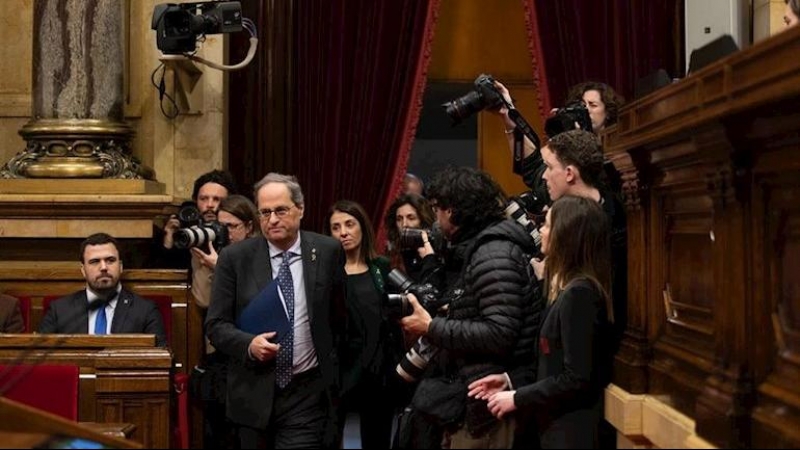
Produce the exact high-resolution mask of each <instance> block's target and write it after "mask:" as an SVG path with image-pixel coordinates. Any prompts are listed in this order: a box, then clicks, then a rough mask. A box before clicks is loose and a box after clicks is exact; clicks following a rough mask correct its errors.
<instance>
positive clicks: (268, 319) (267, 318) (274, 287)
mask: <svg viewBox="0 0 800 450" xmlns="http://www.w3.org/2000/svg"><path fill="white" fill-rule="evenodd" d="M236 325H237V326H238V327H239V329H240V330H242V331H245V332H247V333H251V334H255V335H259V334H263V333H269V332H273V331H274V332H275V338H274V339H273V341H274V342H275V343H278V344H279V343H281V342H282V341H283V338H284V337H286V334H287V333H288V332H289V331H290V330H291V329H292V324H290V323H289V318H288V317H287V316H286V309H284V307H283V302H282V301H281V297H280V295H279V294H278V282H277V280H272V281H271V282H270V283H269V284H268V285H267V287H265V288H264V289H263V290H262V291H261V292H259V293H258V295H256V297H255V298H254V299H253V300H251V301H250V303H248V304H247V306H246V307H245V308H244V311H242V314H240V315H239V319H238V320H237V323H236Z"/></svg>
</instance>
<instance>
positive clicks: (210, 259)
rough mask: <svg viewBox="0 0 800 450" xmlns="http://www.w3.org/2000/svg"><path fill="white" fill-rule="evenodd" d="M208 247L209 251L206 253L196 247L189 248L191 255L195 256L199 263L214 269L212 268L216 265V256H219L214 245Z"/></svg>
mask: <svg viewBox="0 0 800 450" xmlns="http://www.w3.org/2000/svg"><path fill="white" fill-rule="evenodd" d="M209 248H210V250H209V251H210V253H206V252H204V251H202V250H200V249H199V248H197V247H192V248H191V249H190V250H191V252H192V256H193V257H195V258H197V259H198V260H199V261H200V264H202V265H204V266H206V267H208V268H209V269H211V270H214V268H215V267H217V258H219V254H217V250H216V249H214V245H209Z"/></svg>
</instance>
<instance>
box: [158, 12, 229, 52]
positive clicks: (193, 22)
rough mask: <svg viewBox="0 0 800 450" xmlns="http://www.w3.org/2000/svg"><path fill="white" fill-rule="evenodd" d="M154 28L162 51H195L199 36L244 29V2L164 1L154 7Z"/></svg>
mask: <svg viewBox="0 0 800 450" xmlns="http://www.w3.org/2000/svg"><path fill="white" fill-rule="evenodd" d="M151 28H152V29H153V30H156V46H157V47H158V49H159V50H160V51H161V53H164V54H165V55H180V54H184V53H192V52H194V51H195V50H196V47H197V39H198V37H199V36H202V35H206V34H220V33H236V32H239V31H242V30H243V27H242V5H241V3H240V2H223V1H210V2H190V3H180V4H176V3H161V4H159V5H156V7H155V8H154V10H153V21H152V25H151Z"/></svg>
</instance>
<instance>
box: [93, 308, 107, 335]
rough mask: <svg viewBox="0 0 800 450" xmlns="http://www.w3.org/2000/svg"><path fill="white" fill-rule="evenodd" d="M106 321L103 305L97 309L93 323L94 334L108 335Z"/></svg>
mask: <svg viewBox="0 0 800 450" xmlns="http://www.w3.org/2000/svg"><path fill="white" fill-rule="evenodd" d="M107 329H108V319H106V305H105V304H103V305H102V306H101V307H100V308H98V309H97V317H96V318H95V322H94V334H97V335H101V334H108V332H107Z"/></svg>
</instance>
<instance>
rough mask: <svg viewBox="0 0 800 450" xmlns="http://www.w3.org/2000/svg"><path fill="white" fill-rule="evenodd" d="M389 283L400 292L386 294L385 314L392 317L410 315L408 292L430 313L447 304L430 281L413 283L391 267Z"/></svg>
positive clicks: (410, 307) (433, 313)
mask: <svg viewBox="0 0 800 450" xmlns="http://www.w3.org/2000/svg"><path fill="white" fill-rule="evenodd" d="M388 278H389V279H388V281H389V285H390V286H391V287H392V288H394V290H396V291H397V292H400V294H387V296H386V297H387V298H386V310H387V315H388V316H389V317H391V318H394V319H400V318H403V317H406V316H410V315H411V314H412V313H413V312H414V308H413V307H412V306H411V303H409V301H408V294H414V296H415V297H417V300H418V301H419V304H420V305H421V306H422V307H423V308H425V310H427V311H428V312H429V313H430V314H431V315H436V314H437V312H438V311H439V309H440V308H441V307H443V306H445V305H446V304H447V302H445V301H443V300H442V298H441V297H442V295H441V293H440V292H439V289H437V288H436V287H435V286H434V285H433V284H431V283H416V284H415V283H414V280H412V279H411V278H409V277H408V276H407V275H406V274H404V273H403V272H402V271H400V270H398V269H393V270H392V271H391V272H389V276H388Z"/></svg>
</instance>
